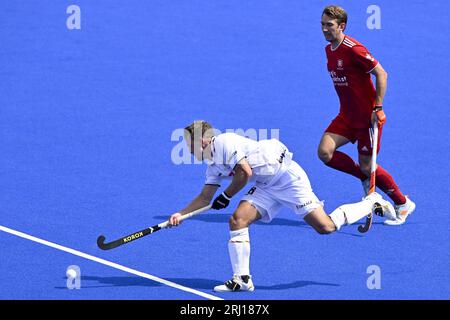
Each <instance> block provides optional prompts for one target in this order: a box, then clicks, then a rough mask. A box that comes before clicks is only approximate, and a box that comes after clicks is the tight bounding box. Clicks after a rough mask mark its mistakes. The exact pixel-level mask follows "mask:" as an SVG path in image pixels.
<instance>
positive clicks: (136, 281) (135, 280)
mask: <svg viewBox="0 0 450 320" xmlns="http://www.w3.org/2000/svg"><path fill="white" fill-rule="evenodd" d="M64 279H65V278H64ZM166 280H168V281H172V282H174V283H177V284H180V285H183V286H186V287H189V288H194V289H204V290H212V288H214V287H215V286H217V285H219V284H222V283H223V281H218V280H210V279H195V278H194V279H188V278H168V279H166ZM92 281H96V282H97V283H98V284H99V285H95V284H94V285H86V282H92ZM312 285H314V286H332V287H338V286H339V284H335V283H325V282H316V281H300V280H299V281H294V282H291V283H281V284H275V285H270V286H264V285H256V289H259V290H286V289H294V288H302V287H306V286H312ZM159 286H162V284H160V283H158V282H154V281H149V280H147V279H143V278H139V277H95V276H82V277H81V288H82V289H89V288H107V287H159ZM55 288H56V289H67V288H66V287H55Z"/></svg>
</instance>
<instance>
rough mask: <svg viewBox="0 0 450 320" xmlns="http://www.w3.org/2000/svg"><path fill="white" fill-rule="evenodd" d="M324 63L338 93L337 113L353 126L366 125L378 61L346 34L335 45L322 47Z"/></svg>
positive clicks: (373, 92) (374, 92)
mask: <svg viewBox="0 0 450 320" xmlns="http://www.w3.org/2000/svg"><path fill="white" fill-rule="evenodd" d="M325 51H326V53H327V60H328V61H327V67H328V71H329V72H330V75H331V78H332V79H333V83H334V88H335V89H336V92H337V94H338V96H339V102H340V110H339V115H340V116H341V117H342V118H344V120H345V121H346V122H348V125H349V126H350V127H353V128H367V127H369V126H370V117H371V114H372V110H373V107H374V105H375V97H376V90H375V87H374V85H373V82H372V79H371V78H370V71H372V70H373V69H374V68H375V67H376V66H377V64H378V61H377V60H376V59H375V58H374V57H373V56H372V55H371V54H370V52H369V51H368V50H367V49H366V48H365V47H364V46H363V45H362V44H361V43H359V42H358V41H356V40H355V39H353V38H350V37H349V36H345V37H344V40H343V41H342V42H341V44H340V45H339V46H337V48H335V49H332V48H331V44H329V45H327V46H326V48H325Z"/></svg>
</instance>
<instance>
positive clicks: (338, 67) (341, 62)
mask: <svg viewBox="0 0 450 320" xmlns="http://www.w3.org/2000/svg"><path fill="white" fill-rule="evenodd" d="M337 69H338V70H343V69H344V60H342V59H339V60H338V61H337Z"/></svg>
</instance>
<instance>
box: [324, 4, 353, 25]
mask: <svg viewBox="0 0 450 320" xmlns="http://www.w3.org/2000/svg"><path fill="white" fill-rule="evenodd" d="M324 14H326V15H327V16H329V17H330V18H332V19H336V20H337V24H338V25H340V24H341V23H345V24H346V25H347V12H346V11H345V10H344V8H342V7H339V6H335V5H331V6H326V7H325V9H323V12H322V15H324Z"/></svg>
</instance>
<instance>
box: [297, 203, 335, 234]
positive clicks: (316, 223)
mask: <svg viewBox="0 0 450 320" xmlns="http://www.w3.org/2000/svg"><path fill="white" fill-rule="evenodd" d="M303 220H305V222H306V223H307V224H309V225H310V226H311V227H313V228H314V230H316V231H317V232H318V233H320V234H329V233H332V232H334V231H336V226H335V224H334V223H333V220H331V218H330V216H328V215H327V214H326V213H325V211H324V210H323V207H319V208H317V209H315V210H313V211H312V212H310V213H309V214H307V215H306V216H305V217H304V218H303Z"/></svg>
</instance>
